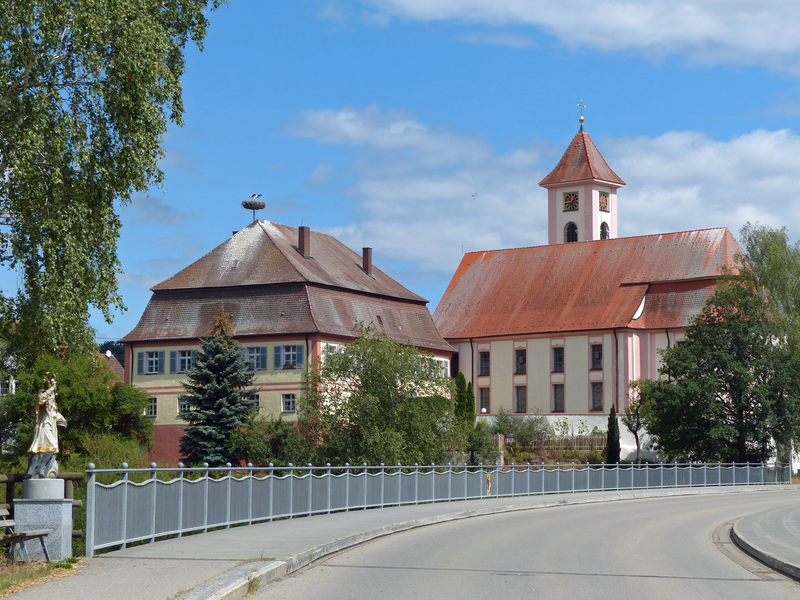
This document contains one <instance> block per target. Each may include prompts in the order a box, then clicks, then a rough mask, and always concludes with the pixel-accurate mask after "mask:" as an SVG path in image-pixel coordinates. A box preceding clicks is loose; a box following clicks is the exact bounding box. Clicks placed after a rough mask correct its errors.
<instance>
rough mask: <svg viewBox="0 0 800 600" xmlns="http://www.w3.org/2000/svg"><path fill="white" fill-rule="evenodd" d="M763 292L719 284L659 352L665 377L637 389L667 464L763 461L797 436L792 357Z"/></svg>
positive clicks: (742, 284) (736, 283) (799, 422)
mask: <svg viewBox="0 0 800 600" xmlns="http://www.w3.org/2000/svg"><path fill="white" fill-rule="evenodd" d="M770 317H771V314H770V309H769V306H768V304H767V302H766V301H765V298H764V296H763V295H762V293H761V292H760V290H759V289H758V288H757V287H756V286H754V285H752V284H751V282H750V281H748V280H747V279H745V280H737V279H730V280H729V281H726V282H722V283H720V285H718V287H717V290H716V292H715V294H714V296H713V297H712V298H710V299H709V300H708V302H707V303H706V305H705V307H704V308H703V310H702V312H701V313H700V314H699V315H698V317H697V318H696V319H695V320H694V321H693V323H692V324H691V325H690V326H688V327H687V328H686V341H685V343H683V344H678V345H676V346H673V347H672V348H668V349H666V350H664V351H662V357H663V365H662V367H661V371H660V372H661V374H662V376H664V377H665V379H662V380H659V381H656V382H652V383H650V384H648V385H647V386H643V387H642V388H641V390H640V391H641V395H642V397H643V399H644V400H645V402H646V403H647V410H646V412H645V417H646V427H647V430H648V432H649V433H650V434H651V435H652V436H653V437H654V441H655V443H656V447H657V448H658V449H659V451H660V452H662V453H663V454H665V455H666V456H667V457H668V458H670V459H676V460H703V461H722V462H733V461H736V462H747V461H750V462H760V461H763V460H766V459H768V458H769V457H770V455H771V454H772V452H773V450H774V444H775V443H776V442H777V443H779V444H783V443H786V442H787V441H788V440H789V439H791V438H793V437H796V436H797V434H798V432H799V431H800V397H799V396H798V374H800V368H799V367H800V363H798V359H797V355H796V354H795V353H793V352H791V351H789V350H788V349H787V348H786V347H785V346H784V345H782V344H780V343H778V341H779V337H778V335H777V334H778V328H776V327H775V325H774V322H773V321H772V320H771V318H770Z"/></svg>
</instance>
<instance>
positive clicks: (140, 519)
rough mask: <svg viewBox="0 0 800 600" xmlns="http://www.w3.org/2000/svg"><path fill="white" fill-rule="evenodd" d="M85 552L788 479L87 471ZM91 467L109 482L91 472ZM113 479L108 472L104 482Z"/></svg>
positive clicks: (678, 469)
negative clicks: (388, 515) (300, 522)
mask: <svg viewBox="0 0 800 600" xmlns="http://www.w3.org/2000/svg"><path fill="white" fill-rule="evenodd" d="M86 475H87V490H86V556H87V557H91V556H93V555H94V552H95V551H96V550H100V549H102V548H109V547H115V546H120V547H123V548H124V547H125V546H126V545H127V544H130V543H133V542H139V541H149V542H153V541H155V540H156V539H157V538H161V537H168V536H181V535H183V534H185V533H190V532H198V531H202V532H206V531H208V530H209V529H218V528H228V527H230V526H231V525H239V524H245V523H246V524H252V523H256V522H262V521H272V520H274V519H284V518H289V519H291V518H293V517H300V516H308V515H314V514H323V513H331V512H338V511H349V510H359V509H367V508H383V507H388V506H401V505H404V504H419V503H426V502H451V501H454V500H470V499H481V498H498V497H506V496H532V495H541V494H564V493H575V492H594V491H613V490H637V489H654V488H677V487H706V486H734V485H765V484H778V483H790V482H791V472H790V467H789V465H766V464H761V463H758V464H755V463H751V464H720V463H702V464H700V463H693V464H655V465H590V464H579V465H576V464H571V465H522V466H520V465H509V466H498V465H489V466H486V465H480V466H477V467H472V466H454V465H431V466H420V465H413V466H401V465H397V466H385V465H379V466H368V465H361V466H351V465H345V466H343V467H331V466H330V465H326V466H324V467H318V466H311V465H308V466H305V467H300V466H293V465H289V466H286V467H273V466H272V465H270V466H267V467H254V466H252V465H247V466H246V467H231V466H230V465H228V466H226V467H222V468H209V467H208V466H204V467H202V468H183V467H179V468H177V469H171V468H167V469H159V468H155V465H152V466H151V468H149V469H128V468H127V465H125V464H123V468H121V469H95V468H94V465H91V464H90V465H89V468H88V469H87V471H86ZM98 476H100V478H101V479H103V480H106V481H108V483H101V482H99V481H98ZM112 480H113V481H112Z"/></svg>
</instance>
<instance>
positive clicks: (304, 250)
mask: <svg viewBox="0 0 800 600" xmlns="http://www.w3.org/2000/svg"><path fill="white" fill-rule="evenodd" d="M297 233H298V239H297V249H298V250H299V252H300V254H302V255H303V258H311V228H309V227H305V226H303V227H300V229H298V230H297Z"/></svg>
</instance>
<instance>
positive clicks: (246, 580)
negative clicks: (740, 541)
mask: <svg viewBox="0 0 800 600" xmlns="http://www.w3.org/2000/svg"><path fill="white" fill-rule="evenodd" d="M788 489H797V486H793V485H770V486H757V487H756V486H747V487H744V486H742V487H727V488H726V487H713V488H678V489H660V490H642V491H640V492H636V491H631V492H622V493H617V494H612V495H608V496H600V497H597V496H594V497H590V498H586V497H584V498H581V497H580V496H581V494H565V495H564V496H561V497H559V496H553V500H551V501H549V502H537V503H536V504H532V503H531V502H527V503H520V504H507V505H504V506H487V507H483V508H476V509H472V510H465V511H457V512H453V513H444V514H439V515H432V516H430V517H423V518H421V519H411V520H408V521H401V522H398V523H393V524H392V525H385V526H383V527H376V528H373V529H368V530H366V531H362V532H359V533H354V534H352V535H348V536H345V537H342V538H338V539H335V540H332V541H330V542H326V543H324V544H320V545H318V546H314V547H312V548H309V549H307V550H303V551H302V552H298V553H297V554H294V555H292V556H288V557H283V558H280V559H278V560H271V561H263V562H261V561H258V562H254V563H247V564H245V565H240V566H239V567H236V568H234V569H231V570H230V571H228V572H226V573H225V574H224V575H223V576H222V577H220V578H217V579H215V580H213V581H210V582H206V583H203V584H201V585H199V586H197V587H195V588H194V589H192V590H191V591H190V592H187V593H186V594H183V595H181V596H178V597H177V598H176V599H175V600H241V599H242V598H244V597H245V596H246V595H247V593H248V590H250V589H251V587H254V586H257V587H261V586H263V585H266V584H269V583H271V582H273V581H276V580H278V579H280V578H282V577H285V576H286V575H291V574H292V573H294V572H296V571H299V570H300V569H302V568H303V567H306V566H308V565H310V564H311V563H313V562H314V561H315V560H319V559H321V558H324V557H326V556H330V555H331V554H335V553H337V552H340V551H342V550H345V549H347V548H352V547H354V546H358V545H359V544H363V543H364V542H369V541H372V540H374V539H377V538H381V537H384V536H387V535H392V534H394V533H400V532H403V531H409V530H411V529H416V528H418V527H425V526H428V525H435V524H437V523H447V522H449V521H458V520H461V519H469V518H472V517H481V516H486V515H494V514H501V513H507V512H518V511H522V510H536V509H539V508H553V507H556V506H569V505H578V504H597V503H601V502H618V501H621V500H637V499H646V498H667V497H670V496H699V495H702V494H709V493H711V494H714V493H727V494H730V493H754V492H763V491H772V490H788ZM536 498H541V496H536ZM375 510H380V509H375ZM731 537H733V530H732V531H731ZM759 560H762V559H760V558H759ZM763 562H766V561H763ZM767 564H770V563H767ZM770 566H773V565H771V564H770ZM798 574H799V575H800V570H798ZM792 576H793V577H797V576H798V575H792Z"/></svg>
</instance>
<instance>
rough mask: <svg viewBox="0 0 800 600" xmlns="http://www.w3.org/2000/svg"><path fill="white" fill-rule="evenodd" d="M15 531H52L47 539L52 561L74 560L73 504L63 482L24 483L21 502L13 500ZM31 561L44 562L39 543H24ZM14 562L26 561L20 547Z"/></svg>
mask: <svg viewBox="0 0 800 600" xmlns="http://www.w3.org/2000/svg"><path fill="white" fill-rule="evenodd" d="M14 523H15V524H16V526H15V528H14V531H15V532H17V533H22V532H24V531H35V530H37V529H52V530H53V533H51V534H49V535H48V536H47V537H46V538H44V543H45V544H46V545H47V552H48V553H49V554H50V560H52V561H59V560H64V559H66V558H70V557H71V556H72V500H70V499H69V498H64V480H63V479H26V480H25V481H23V483H22V498H17V499H15V500H14ZM23 543H24V544H25V549H26V550H27V551H28V554H29V555H30V557H31V559H32V560H44V553H43V552H42V545H41V544H40V543H39V540H37V539H32V540H27V541H26V542H23ZM14 558H15V559H16V560H23V556H22V553H21V552H20V550H19V548H18V547H16V546H15V547H14Z"/></svg>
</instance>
